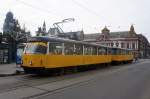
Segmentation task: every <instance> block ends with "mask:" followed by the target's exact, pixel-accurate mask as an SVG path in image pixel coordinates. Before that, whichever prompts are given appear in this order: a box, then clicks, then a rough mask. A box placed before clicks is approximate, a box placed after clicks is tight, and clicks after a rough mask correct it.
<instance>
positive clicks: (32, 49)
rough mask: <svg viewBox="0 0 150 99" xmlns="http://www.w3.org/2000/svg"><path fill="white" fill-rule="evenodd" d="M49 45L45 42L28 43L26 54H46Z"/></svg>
mask: <svg viewBox="0 0 150 99" xmlns="http://www.w3.org/2000/svg"><path fill="white" fill-rule="evenodd" d="M46 52H47V46H46V44H45V43H28V44H27V45H26V48H25V54H46Z"/></svg>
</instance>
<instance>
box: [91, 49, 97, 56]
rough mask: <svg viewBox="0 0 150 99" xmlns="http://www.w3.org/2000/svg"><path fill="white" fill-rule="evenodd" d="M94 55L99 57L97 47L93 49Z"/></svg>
mask: <svg viewBox="0 0 150 99" xmlns="http://www.w3.org/2000/svg"><path fill="white" fill-rule="evenodd" d="M92 55H97V47H92Z"/></svg>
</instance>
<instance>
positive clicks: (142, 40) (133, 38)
mask: <svg viewBox="0 0 150 99" xmlns="http://www.w3.org/2000/svg"><path fill="white" fill-rule="evenodd" d="M84 40H85V41H87V42H91V43H97V44H102V45H105V46H109V47H118V48H126V49H132V50H133V52H134V55H136V56H138V57H140V58H146V57H148V56H149V55H148V46H149V42H148V40H147V38H146V37H145V36H144V35H142V34H137V33H136V32H135V30H134V26H133V25H131V27H130V29H129V31H118V32H110V30H109V29H108V28H107V27H106V26H105V28H104V29H102V31H101V33H94V34H86V35H85V38H84Z"/></svg>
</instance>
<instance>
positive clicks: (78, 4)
mask: <svg viewBox="0 0 150 99" xmlns="http://www.w3.org/2000/svg"><path fill="white" fill-rule="evenodd" d="M71 1H73V2H74V3H75V4H76V5H77V6H79V7H81V8H83V9H85V10H86V11H87V12H89V13H91V14H94V15H95V16H96V17H98V18H100V17H101V15H99V14H98V13H97V12H95V11H93V10H91V9H89V8H88V7H86V6H84V5H83V4H81V3H79V2H77V1H76V0H71Z"/></svg>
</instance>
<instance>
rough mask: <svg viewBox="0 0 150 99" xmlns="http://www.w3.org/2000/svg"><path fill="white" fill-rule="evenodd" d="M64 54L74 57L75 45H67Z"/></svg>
mask: <svg viewBox="0 0 150 99" xmlns="http://www.w3.org/2000/svg"><path fill="white" fill-rule="evenodd" d="M64 53H65V55H73V54H74V44H73V43H65V45H64Z"/></svg>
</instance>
